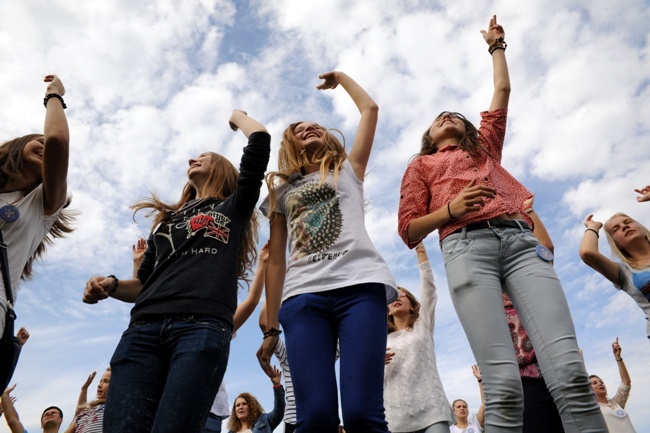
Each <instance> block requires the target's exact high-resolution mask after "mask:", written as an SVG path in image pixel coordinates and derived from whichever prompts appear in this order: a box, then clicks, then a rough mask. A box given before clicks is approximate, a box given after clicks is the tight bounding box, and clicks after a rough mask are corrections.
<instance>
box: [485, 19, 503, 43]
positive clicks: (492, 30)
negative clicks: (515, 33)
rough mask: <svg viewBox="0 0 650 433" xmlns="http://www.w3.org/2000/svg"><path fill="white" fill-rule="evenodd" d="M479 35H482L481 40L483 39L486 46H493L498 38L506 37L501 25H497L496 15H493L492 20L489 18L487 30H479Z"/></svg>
mask: <svg viewBox="0 0 650 433" xmlns="http://www.w3.org/2000/svg"><path fill="white" fill-rule="evenodd" d="M481 34H482V35H483V39H485V42H487V44H488V45H492V44H494V43H495V42H496V41H497V39H499V38H505V37H506V32H505V30H503V27H502V26H501V24H498V23H497V16H496V15H493V16H492V18H490V23H489V24H488V29H487V30H481Z"/></svg>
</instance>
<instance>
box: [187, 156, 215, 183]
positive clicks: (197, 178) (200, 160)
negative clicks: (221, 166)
mask: <svg viewBox="0 0 650 433" xmlns="http://www.w3.org/2000/svg"><path fill="white" fill-rule="evenodd" d="M211 162H212V155H211V154H210V152H204V153H202V154H200V155H199V156H198V157H196V158H192V159H190V160H189V161H188V164H189V165H190V166H189V168H188V169H187V177H188V179H189V180H190V182H193V184H195V183H196V182H200V183H203V182H205V179H207V177H208V174H209V173H210V165H211Z"/></svg>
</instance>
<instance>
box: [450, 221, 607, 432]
mask: <svg viewBox="0 0 650 433" xmlns="http://www.w3.org/2000/svg"><path fill="white" fill-rule="evenodd" d="M537 245H539V243H538V242H537V239H536V238H535V236H534V235H533V234H532V232H531V231H530V230H529V229H523V228H487V229H479V230H472V231H465V229H463V231H462V232H461V233H454V234H451V235H449V236H447V237H446V238H445V239H444V240H443V241H442V243H441V248H442V253H443V257H444V262H445V269H446V271H447V280H448V284H449V291H450V293H451V299H452V301H453V303H454V307H455V309H456V313H457V314H458V318H459V319H460V322H461V324H462V325H463V328H464V330H465V333H466V335H467V339H468V340H469V344H470V346H471V348H472V351H473V352H474V357H475V358H476V362H477V363H478V365H479V368H480V369H481V375H482V377H483V385H484V389H485V406H486V410H485V412H486V417H485V429H486V431H488V432H490V433H501V432H504V433H505V432H508V433H513V432H521V431H522V425H523V421H522V418H523V401H524V400H523V391H522V387H521V379H520V377H519V368H518V365H517V360H516V358H515V351H514V350H513V344H512V338H511V337H510V331H509V328H508V325H507V323H506V317H505V314H504V312H503V300H502V297H501V290H502V289H503V290H504V291H505V292H506V293H507V294H508V296H509V297H510V299H511V300H512V302H513V304H514V306H515V308H516V309H517V311H518V312H519V316H520V317H521V320H522V322H523V325H524V327H525V328H526V331H527V332H528V336H529V337H530V340H531V342H532V344H533V347H534V348H535V353H536V354H537V359H538V361H539V365H540V367H541V369H542V374H543V375H544V379H545V380H546V384H547V386H548V388H549V391H550V392H551V395H552V396H553V399H554V400H555V402H556V404H557V406H558V410H559V412H560V416H561V417H562V423H563V425H564V430H565V432H566V433H576V432H583V433H586V432H589V433H596V432H598V433H607V426H606V424H605V420H604V419H603V416H602V414H601V412H600V408H599V407H598V403H597V402H596V398H595V396H594V393H593V391H592V389H591V385H590V383H589V379H588V376H587V372H586V370H585V367H584V363H583V361H582V358H581V356H580V353H579V352H578V344H577V341H576V335H575V329H574V327H573V321H572V319H571V313H570V312H569V306H568V305H567V301H566V298H565V296H564V292H563V290H562V287H561V285H560V281H559V280H558V278H557V275H556V274H555V271H554V269H553V265H552V264H551V263H550V262H547V261H545V260H544V259H542V258H541V257H540V256H539V255H538V254H537V251H536V249H535V248H536V247H537Z"/></svg>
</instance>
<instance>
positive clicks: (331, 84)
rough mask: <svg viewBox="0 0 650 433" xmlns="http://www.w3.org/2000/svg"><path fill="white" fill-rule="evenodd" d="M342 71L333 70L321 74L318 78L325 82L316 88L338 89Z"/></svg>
mask: <svg viewBox="0 0 650 433" xmlns="http://www.w3.org/2000/svg"><path fill="white" fill-rule="evenodd" d="M341 73H342V72H338V71H332V72H325V73H324V74H321V75H319V76H318V78H320V79H321V80H323V82H322V83H320V84H319V85H318V86H316V88H317V89H318V90H325V89H336V87H337V86H338V85H339V74H341Z"/></svg>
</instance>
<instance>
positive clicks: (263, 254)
mask: <svg viewBox="0 0 650 433" xmlns="http://www.w3.org/2000/svg"><path fill="white" fill-rule="evenodd" d="M258 260H259V261H260V262H268V260H269V241H266V243H265V244H264V246H263V247H262V249H261V250H260V254H259V258H258Z"/></svg>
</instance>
